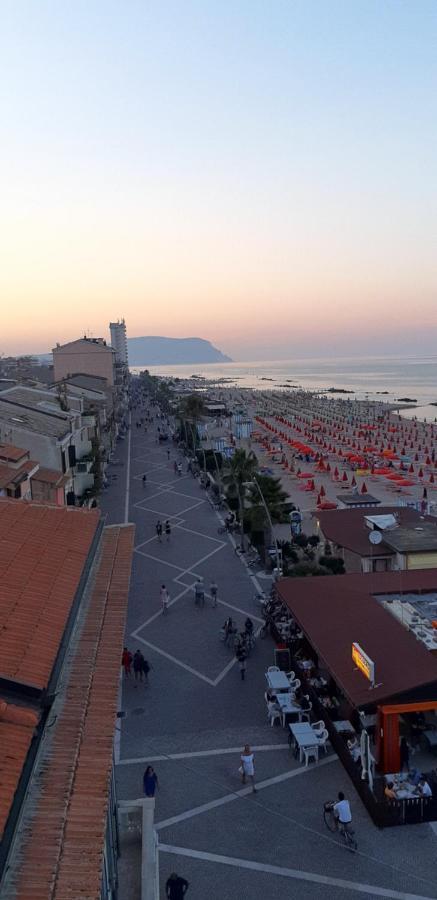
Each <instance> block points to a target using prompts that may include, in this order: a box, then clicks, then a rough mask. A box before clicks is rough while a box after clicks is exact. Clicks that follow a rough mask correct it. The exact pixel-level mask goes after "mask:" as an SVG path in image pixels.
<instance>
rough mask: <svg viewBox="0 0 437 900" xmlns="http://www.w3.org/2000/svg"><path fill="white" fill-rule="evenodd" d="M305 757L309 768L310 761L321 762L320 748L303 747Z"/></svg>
mask: <svg viewBox="0 0 437 900" xmlns="http://www.w3.org/2000/svg"><path fill="white" fill-rule="evenodd" d="M303 755H304V757H305V765H306V766H307V765H308V763H309V761H310V759H313V760H314V762H316V763H317V762H318V761H319V748H318V747H303Z"/></svg>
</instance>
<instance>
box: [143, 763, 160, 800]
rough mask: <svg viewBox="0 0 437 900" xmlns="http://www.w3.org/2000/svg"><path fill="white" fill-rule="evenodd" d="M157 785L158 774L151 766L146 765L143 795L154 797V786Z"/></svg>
mask: <svg viewBox="0 0 437 900" xmlns="http://www.w3.org/2000/svg"><path fill="white" fill-rule="evenodd" d="M157 787H159V784H158V776H157V774H156V772H155V770H154V768H153V766H147V768H146V770H145V772H144V775H143V792H144V796H145V797H154V796H155V791H156V788H157Z"/></svg>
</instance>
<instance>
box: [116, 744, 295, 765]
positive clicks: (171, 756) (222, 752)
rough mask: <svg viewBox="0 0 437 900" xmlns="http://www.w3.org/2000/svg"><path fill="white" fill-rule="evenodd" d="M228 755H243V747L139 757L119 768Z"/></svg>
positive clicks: (264, 748)
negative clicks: (137, 764) (138, 764)
mask: <svg viewBox="0 0 437 900" xmlns="http://www.w3.org/2000/svg"><path fill="white" fill-rule="evenodd" d="M251 747H252V750H253V752H254V753H264V752H266V751H267V750H288V749H289V747H288V744H259V746H255V747H253V746H252V745H251ZM227 753H241V747H225V748H224V749H220V750H193V751H190V752H189V753H166V754H165V755H164V756H162V755H161V756H139V757H132V759H119V760H118V762H117V765H118V766H133V765H135V764H136V763H146V762H165V761H166V760H168V759H171V760H174V759H175V760H178V759H194V758H195V757H198V756H199V757H201V756H225V755H226V754H227Z"/></svg>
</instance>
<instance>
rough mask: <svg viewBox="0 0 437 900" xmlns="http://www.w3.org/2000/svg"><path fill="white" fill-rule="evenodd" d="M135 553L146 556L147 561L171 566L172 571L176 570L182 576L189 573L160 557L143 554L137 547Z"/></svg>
mask: <svg viewBox="0 0 437 900" xmlns="http://www.w3.org/2000/svg"><path fill="white" fill-rule="evenodd" d="M140 546H141V544H140ZM134 553H139V554H140V556H144V557H145V558H146V559H153V560H154V561H155V562H159V563H161V564H162V565H163V566H169V567H170V569H176V571H177V572H179V574H180V575H183V574H184V573H185V572H186V571H187V570H186V569H181V568H180V567H179V566H175V564H174V563H171V562H167V561H166V560H165V559H160V558H159V556H152V555H151V554H150V553H143V551H142V550H138V549H137V547H135V549H134Z"/></svg>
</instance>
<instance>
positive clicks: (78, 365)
mask: <svg viewBox="0 0 437 900" xmlns="http://www.w3.org/2000/svg"><path fill="white" fill-rule="evenodd" d="M53 364H54V374H55V381H60V380H61V379H62V378H67V376H68V375H75V374H78V373H85V374H86V375H100V376H101V377H103V378H106V379H107V381H108V384H109V385H110V386H111V387H112V386H113V385H114V380H115V372H114V354H113V352H112V350H111V348H110V347H105V346H104V345H101V344H100V345H99V344H94V343H93V341H80V342H78V343H77V345H75V344H73V345H68V344H66V345H65V346H64V347H54V349H53Z"/></svg>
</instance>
